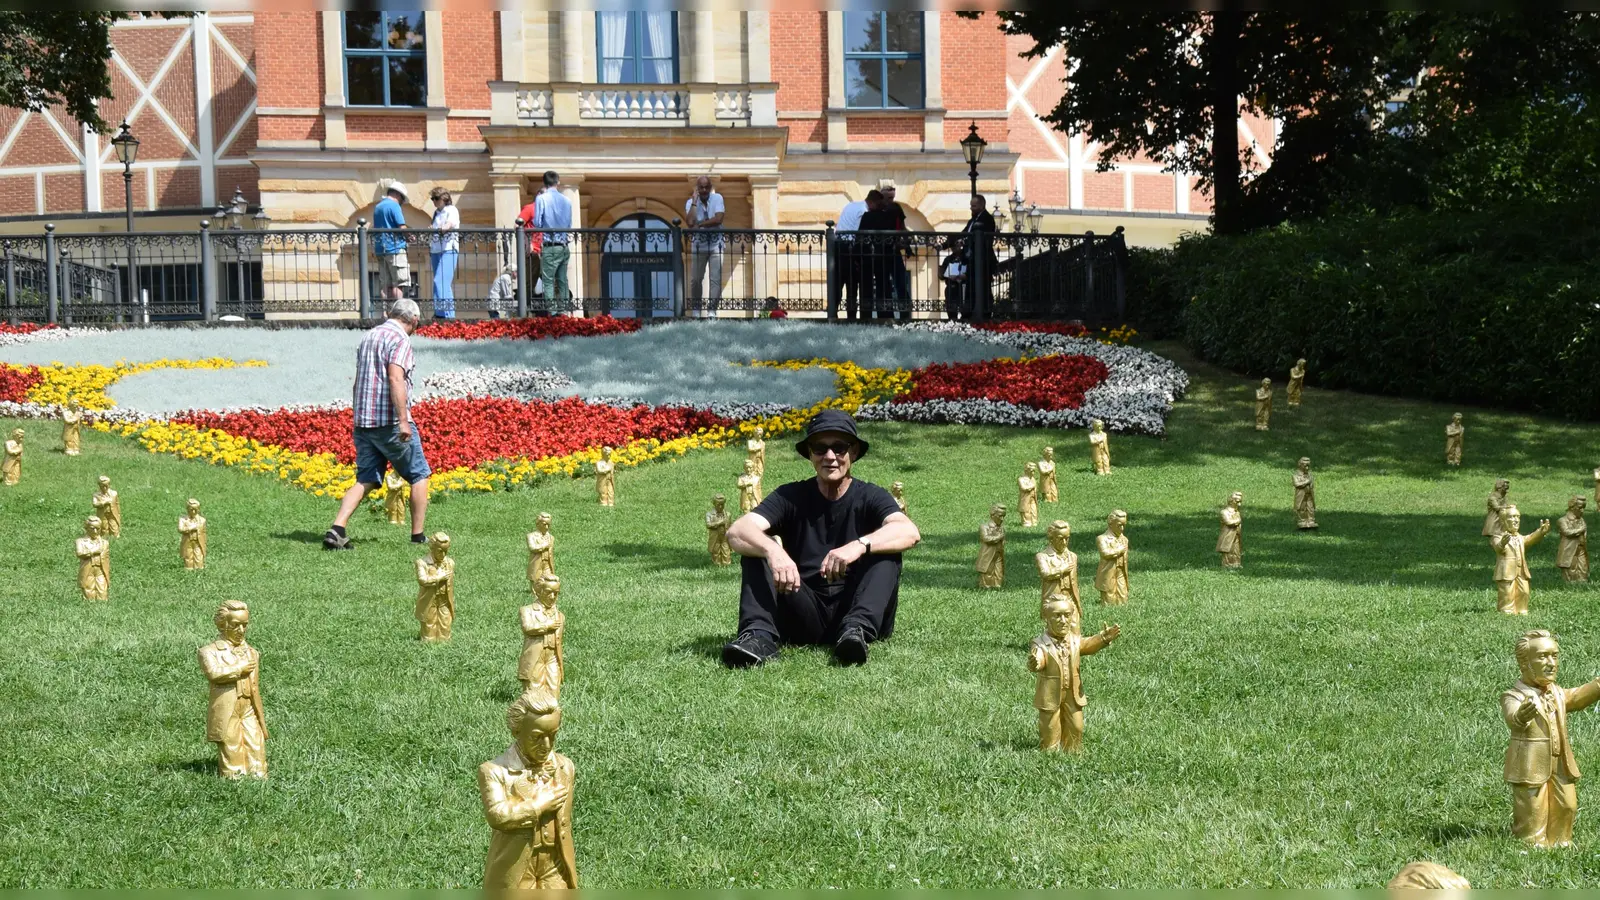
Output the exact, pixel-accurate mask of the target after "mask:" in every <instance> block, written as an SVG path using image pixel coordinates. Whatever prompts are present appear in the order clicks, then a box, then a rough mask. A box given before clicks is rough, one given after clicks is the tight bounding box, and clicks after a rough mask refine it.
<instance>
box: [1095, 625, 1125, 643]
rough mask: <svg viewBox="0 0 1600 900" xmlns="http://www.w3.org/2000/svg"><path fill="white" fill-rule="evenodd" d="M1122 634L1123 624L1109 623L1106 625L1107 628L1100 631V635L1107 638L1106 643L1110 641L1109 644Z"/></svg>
mask: <svg viewBox="0 0 1600 900" xmlns="http://www.w3.org/2000/svg"><path fill="white" fill-rule="evenodd" d="M1121 634H1122V626H1121V625H1107V626H1106V627H1105V630H1104V631H1101V632H1100V636H1101V637H1103V638H1105V639H1106V643H1108V644H1109V643H1111V642H1112V641H1114V640H1116V639H1117V638H1118V636H1120V635H1121Z"/></svg>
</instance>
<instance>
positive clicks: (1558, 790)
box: [1500, 631, 1600, 847]
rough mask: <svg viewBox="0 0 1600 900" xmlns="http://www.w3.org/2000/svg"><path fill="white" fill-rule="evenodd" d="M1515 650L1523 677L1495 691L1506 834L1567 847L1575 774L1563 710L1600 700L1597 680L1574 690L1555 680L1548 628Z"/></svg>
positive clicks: (1554, 649)
mask: <svg viewBox="0 0 1600 900" xmlns="http://www.w3.org/2000/svg"><path fill="white" fill-rule="evenodd" d="M1516 654H1517V669H1518V670H1519V671H1520V673H1521V675H1522V677H1521V679H1519V680H1518V681H1517V683H1516V684H1514V685H1512V686H1511V688H1510V689H1509V690H1507V691H1505V692H1504V693H1502V694H1501V695H1500V715H1501V717H1502V718H1504V719H1505V722H1506V727H1507V728H1509V729H1510V730H1511V743H1510V744H1509V745H1508V746H1507V747H1506V767H1505V780H1506V784H1508V785H1510V786H1511V833H1512V834H1515V835H1516V836H1517V837H1518V838H1520V839H1521V840H1523V841H1525V842H1527V843H1529V844H1532V845H1533V846H1535V847H1570V846H1572V823H1573V820H1574V819H1575V818H1577V815H1578V778H1579V775H1580V773H1579V772H1578V759H1577V756H1576V755H1574V754H1573V752H1572V741H1571V740H1569V739H1568V737H1567V714H1568V713H1575V712H1578V711H1580V710H1583V709H1587V708H1588V707H1589V706H1590V705H1592V704H1593V703H1594V702H1595V700H1597V699H1600V678H1597V679H1594V680H1592V681H1589V682H1587V683H1585V684H1584V685H1582V686H1581V687H1576V688H1564V687H1561V686H1560V685H1558V684H1556V670H1557V668H1558V667H1559V665H1560V662H1561V648H1560V646H1559V645H1558V644H1557V643H1556V639H1555V635H1553V634H1551V633H1550V632H1548V631H1529V632H1527V633H1526V634H1523V635H1522V636H1521V637H1519V638H1517V644H1516Z"/></svg>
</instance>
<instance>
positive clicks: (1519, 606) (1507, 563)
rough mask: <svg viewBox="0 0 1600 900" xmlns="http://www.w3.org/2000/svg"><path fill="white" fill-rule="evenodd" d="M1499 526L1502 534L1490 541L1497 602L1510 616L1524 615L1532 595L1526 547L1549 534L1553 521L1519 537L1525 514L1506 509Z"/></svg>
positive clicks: (1513, 509)
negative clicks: (1492, 549)
mask: <svg viewBox="0 0 1600 900" xmlns="http://www.w3.org/2000/svg"><path fill="white" fill-rule="evenodd" d="M1500 525H1501V531H1500V533H1499V534H1497V535H1495V536H1493V537H1491V538H1489V546H1491V547H1493V548H1494V590H1495V603H1496V605H1497V606H1498V607H1499V609H1500V611H1501V612H1503V613H1506V614H1507V615H1518V616H1525V615H1527V614H1528V596H1529V594H1530V590H1529V578H1530V573H1529V572H1528V551H1527V548H1528V547H1531V546H1533V545H1534V544H1537V543H1539V542H1540V541H1542V540H1544V536H1545V535H1547V534H1549V533H1550V520H1549V519H1541V520H1540V522H1539V528H1538V530H1536V531H1533V532H1530V533H1528V534H1520V533H1519V532H1520V531H1521V530H1522V513H1521V512H1520V511H1518V509H1517V508H1516V507H1515V506H1507V507H1506V508H1505V509H1502V510H1501V511H1500Z"/></svg>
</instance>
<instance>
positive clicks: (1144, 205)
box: [1133, 174, 1177, 212]
mask: <svg viewBox="0 0 1600 900" xmlns="http://www.w3.org/2000/svg"><path fill="white" fill-rule="evenodd" d="M1176 196H1177V188H1176V186H1175V185H1174V183H1173V180H1172V176H1171V175H1140V174H1136V175H1134V176H1133V208H1134V209H1137V210H1139V211H1141V212H1176V209H1175V203H1176V200H1175V198H1176Z"/></svg>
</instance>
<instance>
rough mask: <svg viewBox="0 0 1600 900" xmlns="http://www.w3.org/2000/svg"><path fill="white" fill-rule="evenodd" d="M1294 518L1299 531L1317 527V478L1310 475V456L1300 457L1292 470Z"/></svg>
mask: <svg viewBox="0 0 1600 900" xmlns="http://www.w3.org/2000/svg"><path fill="white" fill-rule="evenodd" d="M1294 520H1295V526H1296V527H1297V528H1299V529H1300V530H1301V531H1307V530H1310V529H1312V528H1316V527H1317V479H1316V478H1314V477H1313V476H1312V475H1311V457H1309V456H1302V457H1300V464H1299V465H1298V466H1296V467H1295V470H1294Z"/></svg>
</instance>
